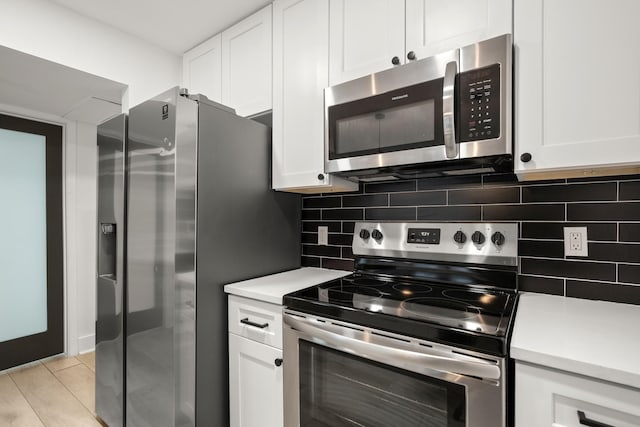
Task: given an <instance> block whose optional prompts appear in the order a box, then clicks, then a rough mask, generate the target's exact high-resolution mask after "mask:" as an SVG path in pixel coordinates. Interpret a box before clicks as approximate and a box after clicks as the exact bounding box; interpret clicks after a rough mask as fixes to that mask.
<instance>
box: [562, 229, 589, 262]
mask: <svg viewBox="0 0 640 427" xmlns="http://www.w3.org/2000/svg"><path fill="white" fill-rule="evenodd" d="M573 234H577V235H578V236H579V239H580V241H579V242H578V245H577V246H579V247H578V248H572V246H571V235H573ZM564 256H585V257H586V256H589V247H588V243H587V227H564Z"/></svg>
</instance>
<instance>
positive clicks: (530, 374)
mask: <svg viewBox="0 0 640 427" xmlns="http://www.w3.org/2000/svg"><path fill="white" fill-rule="evenodd" d="M638 402H640V391H638V390H637V389H631V388H627V387H623V386H616V385H614V384H612V383H607V382H603V381H598V380H595V379H589V378H588V377H583V376H579V375H573V374H569V373H566V372H562V371H556V370H554V369H547V368H543V367H539V366H534V365H529V364H527V363H521V362H517V363H516V391H515V427H540V426H553V427H556V426H557V427H580V426H581V425H596V424H581V423H580V422H579V418H578V411H580V412H582V413H584V415H585V416H586V417H587V418H589V419H591V420H593V421H597V422H600V423H603V424H602V425H610V426H616V427H634V426H638V425H640V406H639V405H638Z"/></svg>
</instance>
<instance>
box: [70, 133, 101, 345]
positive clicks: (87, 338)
mask: <svg viewBox="0 0 640 427" xmlns="http://www.w3.org/2000/svg"><path fill="white" fill-rule="evenodd" d="M96 138H97V136H96V126H95V125H90V124H87V123H82V122H74V123H73V124H72V125H70V126H67V138H66V145H65V197H66V209H65V211H66V259H67V261H66V267H67V290H68V295H67V303H68V305H67V307H68V315H69V320H70V324H69V330H68V332H69V334H68V340H67V342H68V344H67V352H68V353H69V354H76V353H83V352H86V351H90V350H93V348H94V347H95V321H96V249H95V248H96V190H97V188H96V179H97V178H96V172H97V146H96V143H97V141H96ZM74 319H75V320H74ZM71 322H73V325H72V324H71ZM74 328H75V330H73V329H74Z"/></svg>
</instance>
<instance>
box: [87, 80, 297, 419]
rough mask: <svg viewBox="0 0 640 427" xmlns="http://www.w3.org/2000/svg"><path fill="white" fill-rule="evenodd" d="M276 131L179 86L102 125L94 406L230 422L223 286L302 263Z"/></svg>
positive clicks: (138, 415)
mask: <svg viewBox="0 0 640 427" xmlns="http://www.w3.org/2000/svg"><path fill="white" fill-rule="evenodd" d="M270 141H271V139H270V129H269V128H268V127H266V126H264V125H262V124H260V123H257V122H254V121H252V120H249V119H245V118H241V117H238V116H236V115H235V114H234V113H233V111H232V110H229V109H228V108H226V107H224V106H222V105H219V104H216V103H213V102H211V101H209V100H207V99H206V98H204V97H200V96H183V95H181V94H180V89H179V88H173V89H171V90H169V91H167V92H165V93H163V94H161V95H159V96H157V97H155V98H153V99H151V100H149V101H147V102H144V103H142V104H140V105H138V106H136V107H134V108H132V109H131V110H130V112H129V116H128V118H127V117H126V116H124V115H122V116H118V117H116V118H114V119H111V120H109V121H107V122H106V123H104V124H102V125H100V126H99V127H98V230H97V232H98V263H97V322H96V414H97V416H98V417H99V418H100V419H101V420H102V421H103V422H105V423H106V424H108V425H109V426H112V427H113V426H122V425H127V426H153V427H160V426H194V425H198V426H226V425H228V423H229V412H228V411H229V410H228V367H227V366H228V362H227V361H228V354H227V302H226V301H227V300H226V296H225V294H224V292H223V285H224V284H226V283H230V282H234V281H238V280H244V279H248V278H252V277H257V276H261V275H265V274H270V273H275V272H280V271H284V270H288V269H292V268H296V267H299V265H300V197H299V196H297V195H293V194H286V193H277V192H274V191H272V190H271V189H270V187H271V186H270V177H271V171H270V164H271V144H270Z"/></svg>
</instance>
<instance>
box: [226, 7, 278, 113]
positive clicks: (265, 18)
mask: <svg viewBox="0 0 640 427" xmlns="http://www.w3.org/2000/svg"><path fill="white" fill-rule="evenodd" d="M271 57H272V50H271V5H269V6H267V7H265V8H264V9H262V10H260V11H258V12H257V13H254V14H253V15H251V16H250V17H248V18H246V19H243V20H242V21H240V22H239V23H237V24H236V25H234V26H233V27H231V28H229V29H227V30H225V31H223V32H222V103H223V104H225V105H228V106H230V107H232V108H235V110H236V113H238V115H240V116H245V117H246V116H250V115H253V114H257V113H261V112H263V111H266V110H270V109H271V106H272V104H271V85H272V84H273V82H272V78H271V76H272V73H271V70H272V65H271Z"/></svg>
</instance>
